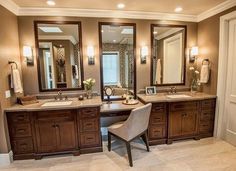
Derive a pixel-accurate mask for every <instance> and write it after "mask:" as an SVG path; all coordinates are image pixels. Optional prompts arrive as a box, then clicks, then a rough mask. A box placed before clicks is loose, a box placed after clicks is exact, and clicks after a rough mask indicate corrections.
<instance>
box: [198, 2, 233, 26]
mask: <svg viewBox="0 0 236 171" xmlns="http://www.w3.org/2000/svg"><path fill="white" fill-rule="evenodd" d="M234 6H236V0H228V1H225V2H223V3H221V4H219V5H217V6H215V7H213V8H211V9H209V10H207V11H205V12H203V13H201V14H199V15H198V16H197V22H200V21H202V20H205V19H207V18H209V17H212V16H214V15H216V14H219V13H221V12H223V11H225V10H227V9H229V8H232V7H234Z"/></svg>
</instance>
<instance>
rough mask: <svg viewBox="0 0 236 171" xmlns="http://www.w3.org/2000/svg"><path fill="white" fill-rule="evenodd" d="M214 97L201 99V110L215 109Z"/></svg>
mask: <svg viewBox="0 0 236 171" xmlns="http://www.w3.org/2000/svg"><path fill="white" fill-rule="evenodd" d="M215 103H216V101H215V99H213V100H212V99H211V100H203V101H202V103H201V104H202V110H214V109H215Z"/></svg>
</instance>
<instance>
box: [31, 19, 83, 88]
mask: <svg viewBox="0 0 236 171" xmlns="http://www.w3.org/2000/svg"><path fill="white" fill-rule="evenodd" d="M34 29H35V44H36V46H35V47H36V55H37V68H38V82H39V90H40V91H41V92H45V91H58V90H63V91H70V90H82V89H84V86H83V80H84V74H83V57H82V54H83V53H82V31H81V23H80V22H78V21H34Z"/></svg>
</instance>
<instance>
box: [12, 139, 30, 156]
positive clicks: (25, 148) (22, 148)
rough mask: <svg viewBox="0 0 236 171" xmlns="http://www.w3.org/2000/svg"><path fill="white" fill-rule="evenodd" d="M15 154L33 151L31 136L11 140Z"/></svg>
mask: <svg viewBox="0 0 236 171" xmlns="http://www.w3.org/2000/svg"><path fill="white" fill-rule="evenodd" d="M12 144H13V147H12V148H13V152H14V153H15V154H25V153H33V152H34V146H33V141H32V139H31V138H24V139H15V140H13V141H12Z"/></svg>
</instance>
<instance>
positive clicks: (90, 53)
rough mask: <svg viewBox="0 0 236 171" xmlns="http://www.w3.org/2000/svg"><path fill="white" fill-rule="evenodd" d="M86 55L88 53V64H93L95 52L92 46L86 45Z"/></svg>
mask: <svg viewBox="0 0 236 171" xmlns="http://www.w3.org/2000/svg"><path fill="white" fill-rule="evenodd" d="M87 55H88V64H89V65H94V64H95V52H94V47H93V46H88V47H87Z"/></svg>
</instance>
